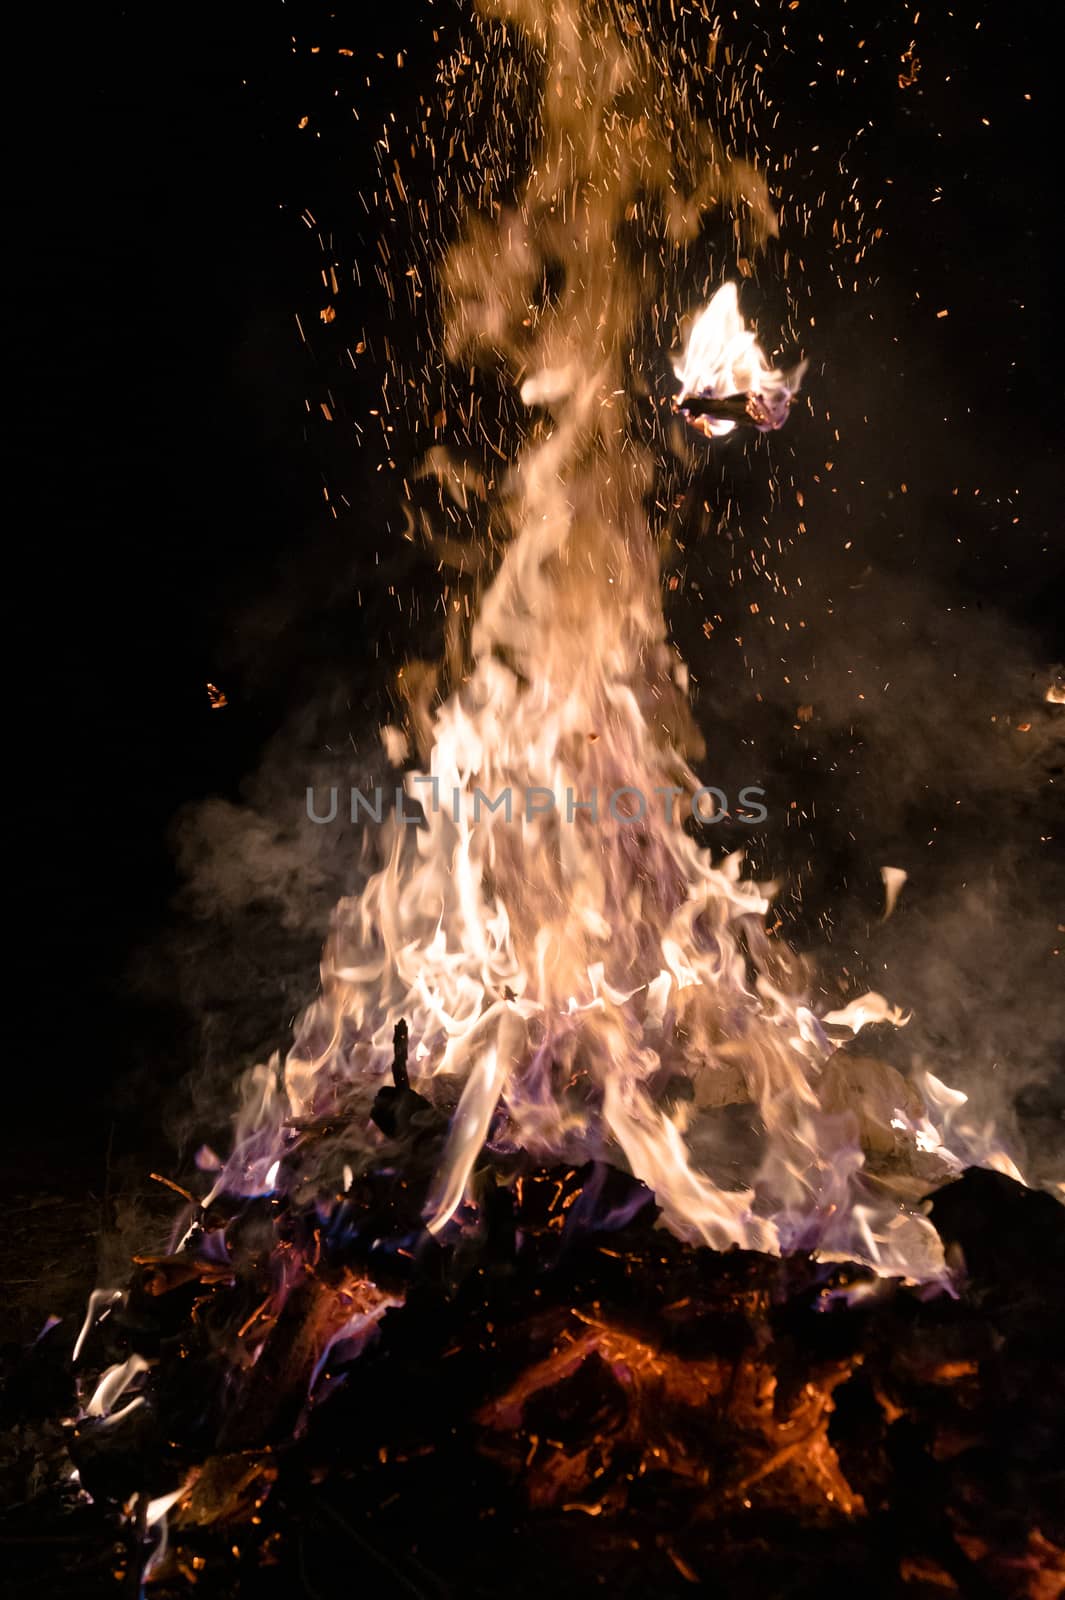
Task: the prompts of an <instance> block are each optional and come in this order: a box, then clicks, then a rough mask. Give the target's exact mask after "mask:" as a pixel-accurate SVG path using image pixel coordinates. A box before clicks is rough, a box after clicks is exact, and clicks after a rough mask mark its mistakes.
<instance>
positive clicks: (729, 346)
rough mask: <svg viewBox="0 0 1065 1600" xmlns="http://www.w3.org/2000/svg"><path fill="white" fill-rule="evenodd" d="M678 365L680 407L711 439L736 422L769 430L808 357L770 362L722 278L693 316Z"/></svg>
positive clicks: (781, 415)
mask: <svg viewBox="0 0 1065 1600" xmlns="http://www.w3.org/2000/svg"><path fill="white" fill-rule="evenodd" d="M674 371H675V372H676V375H677V377H678V378H679V379H680V386H681V387H680V394H679V395H678V396H677V399H676V401H675V404H676V407H677V410H678V411H679V412H680V413H681V414H682V415H683V416H684V417H686V418H687V420H688V421H689V422H690V423H691V424H692V426H693V427H694V428H697V429H698V430H699V431H700V432H701V433H705V434H706V436H707V438H709V439H719V438H723V437H724V435H725V434H727V433H731V432H732V430H733V429H734V428H736V427H748V428H756V429H757V430H758V431H759V432H760V433H769V432H771V431H772V430H773V429H775V428H782V427H783V426H784V424H785V422H786V421H787V420H788V412H789V410H790V409H791V404H792V401H793V400H794V399H795V396H796V395H797V394H798V392H799V387H800V385H801V383H802V380H803V377H804V376H805V373H806V362H805V361H803V362H801V363H800V364H799V366H797V367H794V368H792V370H791V371H790V372H781V371H780V370H779V369H778V368H776V367H771V366H770V365H769V363H768V362H767V360H766V358H765V356H764V355H763V354H762V351H761V348H760V346H759V344H758V341H757V339H756V338H755V335H754V334H753V333H752V332H751V330H750V329H749V328H748V327H747V325H746V324H745V322H744V320H743V317H742V316H741V315H740V305H739V296H738V293H737V289H736V285H735V284H734V283H724V284H722V286H721V288H720V289H719V290H718V291H717V293H716V294H715V295H714V297H713V299H712V300H711V301H710V304H709V305H708V306H707V307H706V309H705V310H704V311H702V312H701V313H700V314H699V316H698V317H697V318H696V319H695V322H694V324H693V325H692V329H691V332H690V333H689V335H688V343H687V346H686V348H685V350H684V354H683V356H682V357H681V359H680V360H679V361H678V362H677V364H676V366H675V368H674Z"/></svg>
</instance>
